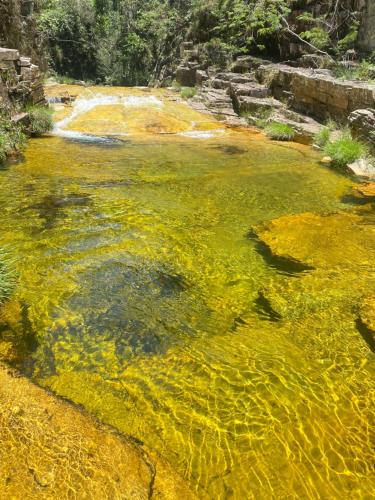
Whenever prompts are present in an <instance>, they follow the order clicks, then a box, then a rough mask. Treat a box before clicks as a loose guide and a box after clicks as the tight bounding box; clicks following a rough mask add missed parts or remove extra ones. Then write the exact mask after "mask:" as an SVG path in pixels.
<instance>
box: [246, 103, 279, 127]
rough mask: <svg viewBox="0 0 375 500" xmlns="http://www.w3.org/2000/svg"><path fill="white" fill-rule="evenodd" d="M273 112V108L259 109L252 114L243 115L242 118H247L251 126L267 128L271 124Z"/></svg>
mask: <svg viewBox="0 0 375 500" xmlns="http://www.w3.org/2000/svg"><path fill="white" fill-rule="evenodd" d="M273 111H274V110H273V109H272V108H259V109H258V110H256V111H254V112H252V113H249V112H246V113H242V114H241V116H242V118H245V120H246V121H247V123H248V124H249V125H255V126H256V127H259V128H265V127H266V126H267V124H268V123H269V122H270V118H271V116H272V113H273Z"/></svg>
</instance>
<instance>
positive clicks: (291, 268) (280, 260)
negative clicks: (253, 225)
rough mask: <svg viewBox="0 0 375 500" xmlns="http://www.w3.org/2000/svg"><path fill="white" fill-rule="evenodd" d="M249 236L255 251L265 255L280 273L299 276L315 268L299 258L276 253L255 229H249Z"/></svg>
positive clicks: (266, 261) (268, 262)
mask: <svg viewBox="0 0 375 500" xmlns="http://www.w3.org/2000/svg"><path fill="white" fill-rule="evenodd" d="M247 238H248V239H249V240H252V241H254V243H255V251H256V252H258V253H259V255H261V256H262V257H263V259H264V261H265V263H266V264H267V265H268V266H269V267H271V268H273V269H276V270H277V271H278V272H279V273H280V274H284V275H286V276H298V275H299V274H301V273H304V272H306V271H313V270H314V269H315V268H314V267H313V266H309V265H308V264H305V263H304V262H301V261H299V260H296V259H292V258H286V257H282V256H279V255H274V254H273V253H272V252H271V249H270V248H269V247H268V245H266V244H265V243H263V242H262V241H260V240H259V238H258V236H257V234H256V233H255V232H254V231H249V232H248V233H247Z"/></svg>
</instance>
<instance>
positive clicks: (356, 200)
mask: <svg viewBox="0 0 375 500" xmlns="http://www.w3.org/2000/svg"><path fill="white" fill-rule="evenodd" d="M374 202H375V200H369V199H368V198H365V197H363V198H360V197H359V196H354V195H353V194H346V195H344V196H343V197H342V198H341V203H345V204H346V205H358V206H362V205H367V204H369V203H374Z"/></svg>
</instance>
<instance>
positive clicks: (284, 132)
mask: <svg viewBox="0 0 375 500" xmlns="http://www.w3.org/2000/svg"><path fill="white" fill-rule="evenodd" d="M264 130H265V133H266V135H267V137H269V138H270V139H274V140H276V141H292V140H293V139H294V137H295V135H296V133H295V131H294V129H293V127H291V126H290V125H287V124H286V123H279V122H271V123H269V124H268V125H267V126H266V127H265V129H264Z"/></svg>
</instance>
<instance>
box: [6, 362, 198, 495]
mask: <svg viewBox="0 0 375 500" xmlns="http://www.w3.org/2000/svg"><path fill="white" fill-rule="evenodd" d="M0 442H1V460H0V498H1V499H4V500H5V499H9V498H27V499H30V500H33V499H35V500H36V499H38V500H39V499H51V498H54V499H60V498H66V497H71V498H95V499H104V498H108V499H109V498H111V499H119V500H120V499H125V498H134V499H137V500H138V499H139V500H141V499H142V500H143V499H145V500H146V499H149V498H151V497H155V498H160V499H165V500H177V499H181V498H184V499H185V498H186V499H193V498H194V496H193V494H192V493H191V492H190V491H189V490H188V488H187V487H186V485H185V484H184V482H183V481H182V479H181V478H180V477H179V476H177V474H175V473H174V472H173V470H172V469H171V467H170V466H169V465H168V464H167V463H166V462H165V461H164V460H162V459H161V458H160V457H159V456H157V455H156V454H155V453H152V454H151V453H149V452H148V451H147V449H145V448H144V447H143V446H141V445H140V444H139V443H137V442H136V441H134V440H132V438H130V437H129V436H124V435H123V436H120V435H119V434H117V433H116V432H115V431H114V430H113V429H110V428H109V427H105V426H103V425H101V424H99V423H98V422H97V421H95V420H94V419H93V418H92V417H90V416H88V415H87V414H86V413H84V412H83V411H82V410H80V409H77V408H75V407H73V406H72V405H71V404H69V403H67V402H64V401H61V400H59V399H57V398H55V397H54V396H52V395H51V394H48V393H47V392H45V391H44V390H43V389H40V388H38V387H37V386H35V385H33V384H32V383H31V382H30V381H28V380H27V379H25V378H23V377H20V376H19V375H17V373H16V372H13V371H10V370H9V369H7V368H6V367H4V366H2V365H0Z"/></svg>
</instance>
